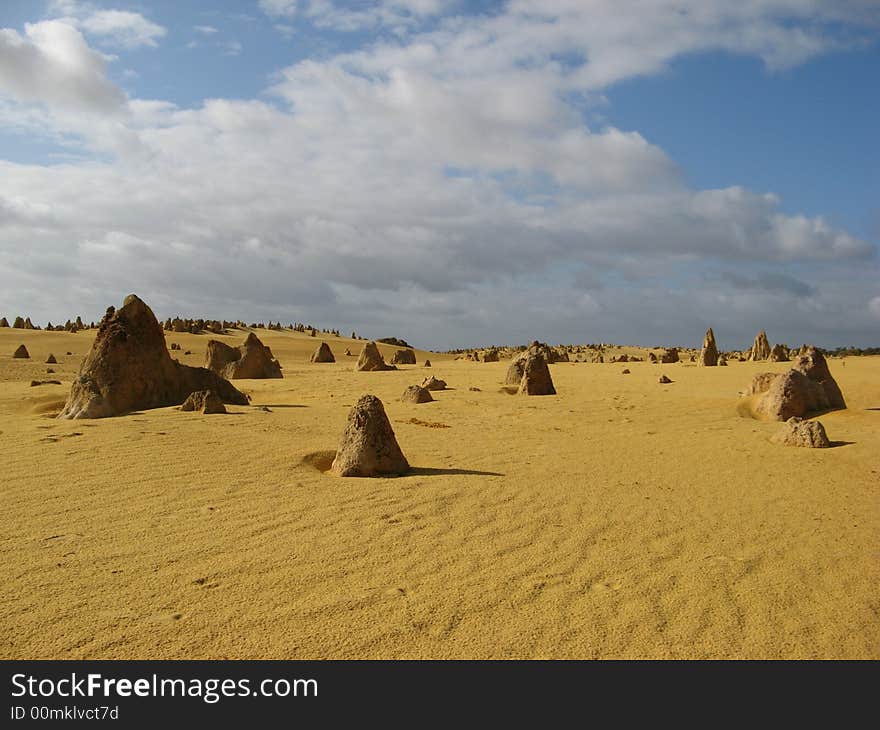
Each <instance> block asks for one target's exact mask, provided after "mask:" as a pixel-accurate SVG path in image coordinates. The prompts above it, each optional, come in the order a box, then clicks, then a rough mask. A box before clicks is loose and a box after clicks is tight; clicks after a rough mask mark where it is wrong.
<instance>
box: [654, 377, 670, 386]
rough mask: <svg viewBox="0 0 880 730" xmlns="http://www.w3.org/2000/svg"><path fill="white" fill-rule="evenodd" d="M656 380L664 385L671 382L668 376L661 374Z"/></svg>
mask: <svg viewBox="0 0 880 730" xmlns="http://www.w3.org/2000/svg"><path fill="white" fill-rule="evenodd" d="M657 382H658V383H662V384H663V385H666V383H671V382H672V381H671V380H670V379H669V378H667V377H666V376H665V375H661V376H660V377H659V378H657Z"/></svg>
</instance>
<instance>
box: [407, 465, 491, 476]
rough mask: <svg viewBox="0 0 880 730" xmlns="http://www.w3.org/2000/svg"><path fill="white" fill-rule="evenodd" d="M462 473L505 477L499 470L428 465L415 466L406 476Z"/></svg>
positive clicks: (465, 474)
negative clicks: (445, 467)
mask: <svg viewBox="0 0 880 730" xmlns="http://www.w3.org/2000/svg"><path fill="white" fill-rule="evenodd" d="M456 474H458V475H462V476H474V477H503V476H504V474H501V473H500V472H497V471H479V470H476V469H434V468H431V467H427V466H414V467H412V468H411V469H410V470H409V472H408V473H407V474H406V475H405V476H420V477H439V476H444V475H447V476H448V475H453V476H454V475H456Z"/></svg>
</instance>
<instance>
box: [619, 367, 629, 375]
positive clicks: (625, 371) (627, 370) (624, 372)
mask: <svg viewBox="0 0 880 730" xmlns="http://www.w3.org/2000/svg"><path fill="white" fill-rule="evenodd" d="M620 374H621V375H629V368H624V369H623V370H621V371H620Z"/></svg>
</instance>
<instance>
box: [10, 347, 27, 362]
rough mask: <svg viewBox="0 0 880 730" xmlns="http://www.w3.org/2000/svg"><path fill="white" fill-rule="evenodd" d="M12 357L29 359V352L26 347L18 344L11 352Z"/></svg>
mask: <svg viewBox="0 0 880 730" xmlns="http://www.w3.org/2000/svg"><path fill="white" fill-rule="evenodd" d="M12 357H14V358H16V359H18V360H29V359H30V357H31V354H30V353H29V352H28V350H27V348H26V347H25V346H24V345H19V346H18V347H17V348H16V350H15V352H13V353H12Z"/></svg>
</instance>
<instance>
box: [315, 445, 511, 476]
mask: <svg viewBox="0 0 880 730" xmlns="http://www.w3.org/2000/svg"><path fill="white" fill-rule="evenodd" d="M335 458H336V452H335V451H329V450H328V451H313V452H312V453H310V454H306V455H305V456H303V458H302V459H301V460H300V464H301V465H304V466H310V467H312V468H313V469H317V470H318V471H320V472H323V473H325V474H326V473H328V472H329V471H330V466H331V465H332V464H333V459H335ZM439 476H473V477H503V476H504V474H501V473H500V472H497V471H480V470H479V469H440V468H435V467H429V466H412V467H410V469H409V471H408V472H407V473H406V474H401V475H400V476H399V477H394V478H395V479H401V478H406V477H439Z"/></svg>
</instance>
